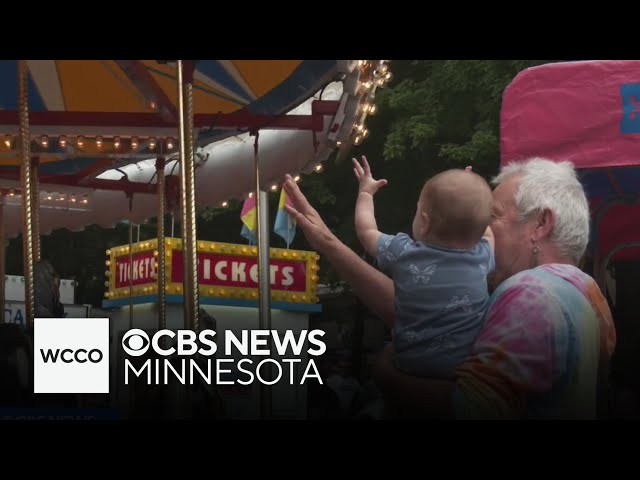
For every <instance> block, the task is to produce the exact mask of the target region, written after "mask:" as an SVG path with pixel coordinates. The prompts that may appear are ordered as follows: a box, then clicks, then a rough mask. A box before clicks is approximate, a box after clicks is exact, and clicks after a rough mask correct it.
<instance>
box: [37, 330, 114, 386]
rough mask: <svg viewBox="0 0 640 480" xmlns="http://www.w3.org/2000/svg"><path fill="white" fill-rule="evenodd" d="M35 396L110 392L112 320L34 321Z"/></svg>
mask: <svg viewBox="0 0 640 480" xmlns="http://www.w3.org/2000/svg"><path fill="white" fill-rule="evenodd" d="M34 350H35V354H36V355H35V365H34V390H33V391H34V393H109V319H108V318H36V319H34Z"/></svg>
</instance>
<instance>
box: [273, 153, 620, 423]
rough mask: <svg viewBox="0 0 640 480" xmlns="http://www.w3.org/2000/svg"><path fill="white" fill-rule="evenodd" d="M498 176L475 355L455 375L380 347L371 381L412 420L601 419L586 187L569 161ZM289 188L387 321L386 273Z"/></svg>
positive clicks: (312, 227)
mask: <svg viewBox="0 0 640 480" xmlns="http://www.w3.org/2000/svg"><path fill="white" fill-rule="evenodd" d="M494 184H495V185H496V188H495V190H494V192H493V198H494V211H493V220H492V223H491V227H492V230H493V233H494V236H495V245H496V270H495V272H494V280H495V284H496V285H498V286H497V288H496V289H495V290H494V292H493V293H492V295H491V297H490V299H489V303H488V308H487V311H486V314H485V318H484V324H483V327H482V329H481V331H480V334H479V335H478V337H477V339H476V341H475V345H474V348H473V350H472V352H471V355H470V356H469V358H468V359H467V360H466V361H464V362H463V363H462V364H461V365H459V367H458V368H457V370H456V372H455V377H454V379H453V380H451V381H450V380H435V379H425V378H416V377H410V376H408V375H405V374H402V373H401V372H399V371H398V370H396V369H395V368H394V367H393V365H392V362H391V352H389V351H386V352H385V355H384V356H383V357H382V358H381V360H380V362H379V364H378V369H377V371H378V374H377V380H378V383H379V385H380V387H381V388H382V389H383V390H384V393H385V397H386V399H387V401H388V402H389V404H390V405H391V406H395V407H397V408H396V409H394V410H397V411H402V412H404V414H405V415H407V416H432V417H439V418H442V417H453V418H596V417H597V415H598V406H599V400H602V398H601V397H602V396H601V395H600V394H601V393H602V392H604V391H606V384H607V376H608V366H609V360H610V357H611V355H612V353H613V349H614V346H615V330H614V327H613V321H612V319H611V313H610V311H609V308H608V306H607V303H606V301H605V299H604V298H603V296H602V294H601V292H600V290H599V288H598V286H597V284H596V283H595V281H594V280H593V279H592V278H591V277H590V276H588V275H587V274H585V273H583V272H582V271H581V270H580V269H579V268H578V267H577V265H578V262H579V260H580V258H581V257H582V255H583V254H584V251H585V249H586V247H587V242H588V238H589V208H588V204H587V200H586V196H585V193H584V191H583V188H582V185H581V184H580V182H579V180H578V178H577V176H576V173H575V170H574V168H573V166H572V165H571V164H570V163H568V162H560V163H556V162H552V161H549V160H545V159H539V158H534V159H530V160H528V161H526V162H522V163H516V164H511V165H509V166H507V167H505V168H504V169H503V170H502V172H501V173H500V174H499V175H498V176H497V177H496V179H495V181H494ZM285 189H286V191H287V193H288V194H289V196H290V197H291V199H292V202H293V204H294V207H295V208H290V209H289V212H290V213H291V214H292V215H293V216H294V218H295V219H296V221H297V223H298V225H299V226H300V228H301V229H302V230H303V231H304V233H305V236H306V238H307V240H308V241H309V243H310V244H311V246H312V247H313V248H315V249H316V250H318V251H319V252H320V253H322V254H323V255H324V256H325V257H326V258H327V259H328V260H329V262H331V263H332V265H333V266H334V267H335V268H336V270H337V271H338V272H339V273H340V274H341V275H342V276H343V278H344V279H345V280H346V281H348V282H349V283H350V284H351V285H352V288H353V290H354V291H355V293H356V294H357V295H358V296H359V297H360V298H361V299H362V300H363V301H364V302H365V303H366V305H367V306H368V307H369V308H370V309H371V310H373V311H374V312H375V313H377V314H378V315H379V316H380V317H382V318H383V319H386V320H387V321H392V317H393V312H394V308H393V302H394V299H393V296H394V292H393V284H392V282H391V280H390V279H389V278H388V277H386V276H385V275H384V274H382V273H381V272H379V271H377V270H376V269H375V268H373V267H371V266H370V265H368V264H367V263H365V262H364V261H363V260H362V259H360V257H359V256H358V255H357V254H356V253H355V252H353V251H352V250H350V249H349V248H348V247H347V246H346V245H344V244H342V243H341V242H340V241H339V240H338V239H337V238H336V237H335V235H333V234H332V233H331V231H330V230H329V229H328V228H327V226H326V225H325V224H324V222H323V221H322V219H321V218H320V216H319V215H318V213H317V212H316V211H315V209H314V208H313V207H312V206H311V205H310V204H309V203H308V202H307V200H306V198H305V197H304V195H303V194H302V193H301V192H300V190H299V189H298V187H297V185H296V183H295V182H294V181H293V180H292V179H291V178H290V177H288V178H287V181H286V183H285ZM599 397H600V398H599Z"/></svg>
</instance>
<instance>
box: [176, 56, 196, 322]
mask: <svg viewBox="0 0 640 480" xmlns="http://www.w3.org/2000/svg"><path fill="white" fill-rule="evenodd" d="M177 67H178V107H179V110H180V113H179V114H180V187H181V190H182V192H181V193H182V205H181V206H182V254H183V258H184V267H183V268H184V316H185V323H186V325H187V328H189V329H191V330H197V329H198V326H199V325H198V323H199V322H198V311H199V301H198V258H197V250H196V240H197V236H196V205H195V171H194V164H193V158H194V145H193V143H194V142H193V88H192V87H193V84H192V82H193V61H191V60H187V61H184V62H183V61H182V60H178V65H177Z"/></svg>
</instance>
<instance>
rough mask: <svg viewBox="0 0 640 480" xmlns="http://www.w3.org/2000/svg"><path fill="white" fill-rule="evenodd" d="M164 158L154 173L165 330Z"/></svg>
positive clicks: (160, 312) (162, 325) (160, 320)
mask: <svg viewBox="0 0 640 480" xmlns="http://www.w3.org/2000/svg"><path fill="white" fill-rule="evenodd" d="M164 165H165V162H164V157H158V158H157V159H156V172H157V177H158V192H157V195H158V329H159V330H164V329H165V328H167V311H166V296H167V295H166V291H165V285H166V262H165V243H164V217H165V198H164V196H165V188H164V186H165V185H164Z"/></svg>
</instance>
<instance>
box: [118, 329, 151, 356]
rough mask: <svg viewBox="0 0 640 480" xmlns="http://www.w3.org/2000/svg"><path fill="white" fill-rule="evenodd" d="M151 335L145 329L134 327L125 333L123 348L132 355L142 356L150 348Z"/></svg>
mask: <svg viewBox="0 0 640 480" xmlns="http://www.w3.org/2000/svg"><path fill="white" fill-rule="evenodd" d="M150 344H151V342H150V341H149V336H148V335H147V334H146V332H145V331H144V330H140V329H139V328H134V329H133V330H129V331H128V332H127V333H125V335H124V337H122V348H123V349H124V351H125V352H127V354H129V355H131V356H132V357H140V356H141V355H144V354H145V353H147V350H149V345H150Z"/></svg>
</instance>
